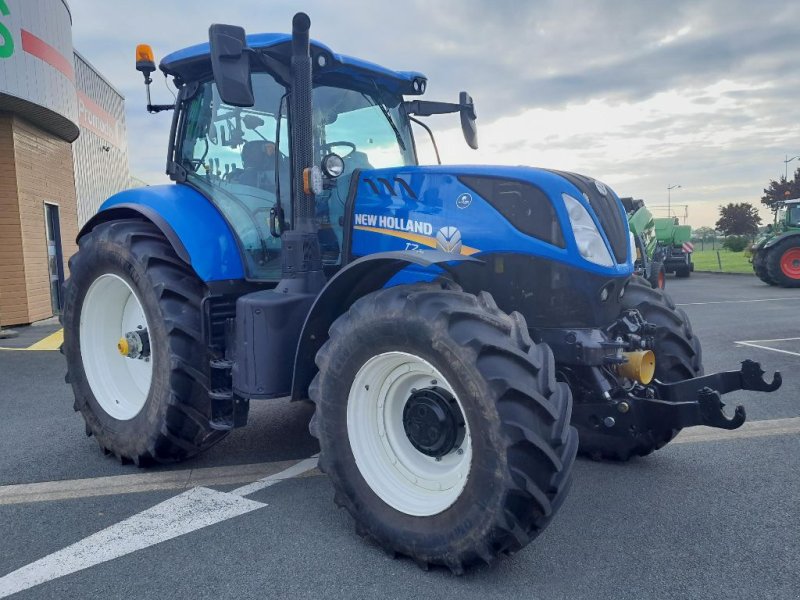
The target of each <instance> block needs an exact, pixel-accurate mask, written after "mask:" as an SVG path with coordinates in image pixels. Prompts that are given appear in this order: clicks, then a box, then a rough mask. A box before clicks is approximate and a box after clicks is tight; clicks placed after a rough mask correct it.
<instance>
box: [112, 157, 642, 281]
mask: <svg viewBox="0 0 800 600" xmlns="http://www.w3.org/2000/svg"><path fill="white" fill-rule="evenodd" d="M459 175H464V176H470V175H471V176H485V177H494V178H500V179H507V180H517V181H523V182H527V183H531V184H533V185H535V186H537V187H538V188H539V189H541V190H542V191H544V192H545V193H546V195H547V197H548V198H549V199H550V201H551V203H552V205H553V207H554V209H555V214H556V217H557V219H558V220H559V221H560V225H561V230H562V235H563V240H564V247H563V248H561V247H558V246H557V245H554V244H551V243H548V242H546V241H543V240H540V239H537V238H535V237H532V236H530V235H527V234H525V233H523V232H521V231H519V230H518V229H517V228H516V227H514V226H513V225H512V224H511V223H510V222H509V221H508V220H507V219H506V218H505V217H504V216H503V215H502V214H501V213H500V212H499V211H498V210H497V209H496V208H494V207H493V206H492V205H491V204H490V203H489V202H488V201H487V199H484V198H482V197H481V196H480V195H479V194H478V193H477V192H476V191H475V190H473V189H471V188H469V187H467V186H466V185H465V184H464V183H462V182H461V181H460V180H459V178H458V176H459ZM358 177H359V181H358V187H357V192H356V198H355V205H354V207H353V221H352V227H353V232H352V237H351V240H352V245H351V251H350V255H351V256H353V257H358V256H366V255H368V254H375V253H378V252H392V251H398V250H411V251H415V250H428V249H439V250H445V251H448V252H454V253H457V254H459V255H463V256H474V257H475V258H480V257H481V255H482V254H488V253H513V254H523V255H533V256H539V257H542V258H544V259H546V260H551V261H555V262H558V263H562V264H564V265H566V266H570V267H574V268H578V269H581V270H583V271H586V272H589V273H593V274H595V275H600V276H605V277H628V276H629V275H631V274H632V273H633V262H632V257H631V256H628V257H627V261H626V262H624V263H620V264H614V265H612V266H608V267H606V266H601V265H598V264H595V263H592V262H590V261H587V260H586V259H584V258H583V257H582V256H581V255H580V252H579V251H578V248H577V245H576V242H575V238H574V236H573V233H572V228H571V226H570V224H569V218H568V216H567V209H566V207H565V205H564V201H563V200H562V198H561V195H562V193H567V194H569V195H570V196H572V197H573V198H576V199H577V200H578V201H579V202H581V203H582V204H583V205H584V206H585V207H586V209H587V210H588V212H589V214H590V215H592V218H593V219H595V222H596V224H597V226H598V229H599V230H600V232H601V235H602V236H603V238H604V240H605V242H606V246H607V247H608V248H609V252H611V245H610V244H609V242H608V239H607V238H606V234H605V232H604V231H603V228H602V226H601V225H600V223H599V222H598V221H597V216H596V214H595V213H594V211H593V210H592V208H591V206H590V204H589V203H588V202H587V201H586V200H585V199H584V197H583V195H582V194H581V192H580V190H578V188H577V187H575V186H574V185H573V184H572V183H570V181H568V180H567V179H566V178H564V177H562V176H560V175H558V174H557V173H553V172H550V171H546V170H542V169H535V168H529V167H493V166H478V165H466V166H460V167H452V166H446V167H439V166H432V167H417V166H411V167H395V168H389V169H374V170H366V171H361V172H360V173H359V175H358ZM398 180H402V181H403V182H404V183H405V185H403V184H401V183H399V181H398ZM384 181H385V182H386V183H387V184H388V185H386V184H384V183H383V182H384ZM389 188H391V189H392V192H390V191H389ZM608 193H609V194H612V195H613V192H612V191H611V190H608ZM465 195H467V196H468V197H469V201H468V202H465V201H464V198H465ZM613 197H614V199H615V200H616V201H617V203H618V204H619V210H620V219H621V220H622V221H623V222H625V223H627V221H626V220H625V213H624V209H623V208H622V205H621V203H619V200H618V199H617V198H616V196H613ZM122 206H124V207H131V206H141V207H143V210H142V212H143V213H144V214H145V215H146V216H147V211H150V212H155V213H157V214H158V215H159V216H160V217H161V219H163V221H164V222H166V224H167V225H168V226H169V227H170V228H171V229H172V230H173V232H174V234H175V236H176V237H177V238H178V239H179V240H180V242H182V244H183V246H184V248H185V250H186V254H188V257H189V259H190V262H191V265H192V267H193V268H194V269H195V271H196V272H197V274H198V276H199V277H200V278H201V279H202V280H203V281H217V280H225V279H243V278H244V277H245V270H244V267H243V261H242V258H241V255H240V252H239V247H238V245H237V241H236V238H235V235H234V233H233V232H232V230H231V228H230V227H229V226H228V224H227V222H226V221H225V219H224V218H223V217H222V215H221V214H220V212H219V210H218V209H217V208H216V207H215V206H214V205H213V204H212V203H211V202H210V201H209V200H208V199H207V198H206V197H205V196H203V195H202V194H200V193H199V192H197V191H196V190H194V189H193V188H191V187H189V186H186V185H165V186H154V187H147V188H138V189H133V190H128V191H125V192H121V193H119V194H116V195H115V196H112V197H111V198H109V199H108V200H107V201H106V202H105V203H103V205H102V206H101V207H100V212H101V213H102V212H103V211H106V210H109V209H113V208H115V207H122ZM145 209H146V210H145ZM531 218H534V219H535V218H537V215H531ZM458 239H460V242H459V241H457V240H458ZM448 243H452V247H448ZM439 272H440V269H439V268H438V267H430V268H422V267H417V266H412V267H409V268H408V269H407V270H404V271H402V272H400V273H398V275H396V276H395V278H393V279H392V281H391V285H396V284H398V283H409V282H413V281H420V280H429V279H431V278H433V277H435V276H436V275H437V274H438V273H439Z"/></svg>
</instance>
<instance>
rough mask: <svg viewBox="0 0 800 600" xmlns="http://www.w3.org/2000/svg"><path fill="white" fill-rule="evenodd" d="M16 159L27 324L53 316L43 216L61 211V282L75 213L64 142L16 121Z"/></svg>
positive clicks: (69, 152)
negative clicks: (51, 209) (51, 207)
mask: <svg viewBox="0 0 800 600" xmlns="http://www.w3.org/2000/svg"><path fill="white" fill-rule="evenodd" d="M14 153H15V160H16V163H17V185H18V192H17V193H18V197H19V211H20V216H21V218H20V222H21V225H22V247H23V252H24V257H25V287H26V290H27V295H28V321H26V322H31V321H38V320H40V319H46V318H47V317H50V316H52V314H53V309H52V306H51V303H50V276H49V270H48V258H47V234H46V225H45V214H44V205H45V203H46V202H49V203H51V204H57V205H58V207H59V217H60V221H61V247H62V253H63V257H64V275H65V276H68V275H69V271H68V268H67V260H68V258H69V257H70V256H72V255H73V254H74V253H75V251H76V250H77V247H76V245H75V237H76V236H77V234H78V216H77V213H78V210H77V200H76V197H75V178H74V175H73V171H72V148H71V146H70V144H69V143H68V142H65V141H64V140H61V139H58V138H57V137H55V136H53V135H51V134H49V133H47V132H45V131H44V130H42V129H39V128H38V127H36V126H35V125H33V124H31V123H28V122H26V121H24V120H23V119H20V118H15V119H14Z"/></svg>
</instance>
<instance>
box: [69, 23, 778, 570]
mask: <svg viewBox="0 0 800 600" xmlns="http://www.w3.org/2000/svg"><path fill="white" fill-rule="evenodd" d="M309 27H310V20H309V18H308V17H307V16H306V15H305V14H302V13H300V14H298V15H296V16H295V18H294V21H293V32H292V34H291V35H287V34H258V35H249V36H245V32H244V30H243V29H242V28H240V27H234V26H228V25H213V26H212V27H211V28H210V31H209V43H205V44H200V45H197V46H192V47H190V48H186V49H184V50H180V51H178V52H175V53H173V54H170V55H169V56H167V57H166V58H164V60H163V61H162V62H161V64H160V69H161V71H162V72H163V73H164V74H165V75H166V76H169V77H171V78H172V80H173V81H174V83H175V86H176V87H177V89H178V90H179V92H178V96H177V100H176V102H175V104H174V105H153V104H150V103H149V102H150V97H149V87H148V109H149V110H150V111H159V110H166V109H171V110H172V109H174V117H173V120H172V127H171V131H170V137H169V150H168V156H167V173H168V174H169V176H170V178H171V179H172V180H173V181H174V184H172V185H165V186H154V187H146V188H140V189H134V190H129V191H125V192H122V193H120V194H117V195H115V196H113V197H111V198H109V199H108V200H107V201H106V202H105V203H104V204H103V205H102V207H101V208H100V211H99V212H98V213H97V214H96V215H95V216H94V217H93V218H92V219H91V220H90V221H89V222H88V223H87V224H86V225H85V227H84V228H83V229H82V231H81V232H80V236H79V240H78V242H79V251H78V252H77V254H76V255H75V256H73V257H72V259H71V261H70V277H69V280H68V281H67V282H66V284H65V298H66V308H65V312H64V315H63V319H64V326H65V342H64V353H65V355H66V359H67V366H68V381H69V382H70V383H71V385H72V389H73V391H74V394H75V408H76V410H78V411H80V412H81V413H82V415H83V417H84V419H85V421H86V431H87V433H88V434H89V435H94V436H95V437H96V439H97V441H98V442H99V445H100V447H101V448H102V449H103V450H104V451H105V452H106V453H107V454H113V455H115V456H117V457H118V458H119V459H120V460H122V461H132V462H134V463H135V464H137V465H141V466H144V465H147V464H151V463H161V462H169V461H178V460H182V459H185V458H188V457H190V456H193V455H195V454H197V453H199V452H201V451H202V450H204V449H206V448H208V447H210V446H212V445H213V444H215V443H216V442H218V441H219V440H221V439H222V438H223V437H224V436H225V435H226V433H228V432H229V431H230V430H231V429H232V428H235V427H241V426H243V425H245V423H246V421H247V416H248V407H249V403H250V402H251V401H257V400H259V401H260V400H269V399H274V398H283V397H287V396H290V397H291V398H293V399H296V400H304V399H309V398H310V400H311V401H312V402H313V403H314V404H315V413H314V416H313V418H312V420H311V423H310V431H311V433H312V434H313V435H314V436H316V437H317V438H318V439H319V444H320V448H321V453H320V457H319V466H320V468H321V469H322V470H323V471H324V472H325V473H327V475H328V476H329V477H330V479H331V481H332V484H333V487H334V490H335V500H336V503H337V504H339V505H340V506H343V507H344V508H346V509H347V510H348V511H349V512H350V514H351V515H352V516H353V518H354V519H355V521H356V524H357V531H358V532H359V533H361V534H362V535H364V536H366V537H368V538H371V539H373V540H375V541H377V543H379V544H380V545H382V546H383V547H385V548H386V549H387V550H388V551H390V552H391V553H393V554H400V555H407V556H410V557H412V558H413V559H415V560H416V561H417V562H419V563H420V564H422V565H424V566H427V565H430V564H437V565H444V566H446V567H449V568H450V569H452V570H453V571H454V572H462V571H463V570H464V569H465V568H467V567H469V566H471V565H474V564H476V563H490V562H492V561H493V560H494V559H495V558H496V557H497V556H498V555H500V554H501V553H506V554H508V553H513V552H515V551H517V550H519V549H520V548H522V547H524V546H525V545H526V544H527V543H528V542H530V541H531V540H532V539H533V538H534V537H535V536H536V535H538V534H539V533H540V532H541V531H542V530H543V529H544V527H545V526H546V525H547V524H548V523H549V522H550V520H551V518H552V517H553V516H554V514H555V513H556V512H557V511H558V508H559V506H560V505H561V503H562V502H563V500H564V497H565V495H566V493H567V490H568V489H569V485H570V473H571V469H572V466H573V462H574V459H575V456H576V453H577V452H582V453H584V454H586V455H589V456H591V457H594V458H607V459H616V460H626V459H628V458H631V457H634V456H643V455H646V454H649V453H650V452H653V451H654V450H656V449H658V448H660V447H662V446H663V445H664V444H666V443H668V442H669V441H670V440H671V439H672V438H674V437H675V435H676V434H677V433H678V431H680V430H681V429H682V428H684V427H688V426H692V425H701V424H702V425H710V426H713V427H721V428H725V429H733V428H735V427H738V426H739V425H741V424H742V422H743V421H744V419H745V415H744V410H743V409H742V408H741V407H739V408H737V409H736V413H735V415H734V416H733V417H728V416H726V415H725V414H724V413H723V410H722V407H723V406H724V405H723V403H722V401H721V400H720V394H723V393H726V392H730V391H733V390H739V389H750V390H763V391H770V390H773V389H776V388H777V387H778V385H780V378H779V376H777V375H776V379H775V380H774V381H773V382H772V383H767V382H765V381H764V379H763V378H762V375H763V372H762V371H761V369H760V367H759V365H758V364H757V363H754V362H750V361H745V362H744V363H743V365H742V368H741V369H740V370H738V371H729V372H724V373H718V374H715V375H706V376H703V367H702V362H701V351H700V342H699V340H698V339H697V337H696V336H695V335H694V334H693V333H692V329H691V327H690V325H689V320H688V318H687V316H686V314H685V313H684V312H683V311H682V310H680V309H679V308H676V307H675V305H674V304H673V302H672V301H671V300H670V298H669V297H668V296H667V295H666V294H664V293H663V292H662V291H661V290H658V289H653V288H651V287H650V285H649V284H648V283H647V282H646V281H645V280H643V279H640V278H638V277H635V276H633V260H634V256H635V251H634V249H633V241H632V237H631V235H630V232H629V230H628V225H627V221H626V216H625V211H624V209H623V206H622V204H621V203H620V201H619V199H618V198H617V196H616V195H615V194H614V192H613V191H612V190H611V189H610V188H609V187H607V186H605V185H603V184H602V183H601V182H600V181H597V180H594V179H591V178H588V177H584V176H581V175H576V174H574V173H566V172H557V171H552V170H545V169H535V168H528V167H488V166H461V167H454V166H441V165H436V166H421V165H419V164H418V161H417V152H416V146H415V141H414V138H413V136H412V131H411V122H412V121H415V120H418V118H419V117H424V116H427V115H433V114H442V113H458V114H459V115H460V119H461V124H462V128H463V130H464V134H465V137H466V141H467V143H468V144H469V145H470V146H472V147H473V148H475V147H477V134H476V128H475V119H476V115H475V107H474V104H473V102H472V99H471V98H470V96H469V95H468V94H466V93H461V96H460V99H459V101H458V102H457V103H444V102H430V101H425V100H421V99H418V97H419V96H420V95H422V94H423V93H424V92H425V87H426V79H425V77H424V76H423V75H422V74H420V73H416V72H409V71H393V70H391V69H387V68H384V67H381V66H378V65H376V64H372V63H369V62H366V61H363V60H360V59H357V58H352V57H350V56H344V55H340V54H337V53H335V52H334V51H333V50H331V49H330V48H329V47H327V46H325V45H323V44H321V43H317V42H311V41H310V40H309ZM137 68H138V69H139V70H140V71H142V72H143V74H144V77H145V82H146V83H147V84H149V83H150V80H151V78H150V75H151V74H152V73H153V72H154V71H155V62H154V60H153V58H152V51H150V50H149V48H148V47H146V46H141V47H139V48H138V49H137Z"/></svg>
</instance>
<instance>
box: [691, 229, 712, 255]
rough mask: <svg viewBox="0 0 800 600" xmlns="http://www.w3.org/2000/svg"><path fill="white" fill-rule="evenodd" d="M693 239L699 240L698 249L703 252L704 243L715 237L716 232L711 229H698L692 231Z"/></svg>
mask: <svg viewBox="0 0 800 600" xmlns="http://www.w3.org/2000/svg"><path fill="white" fill-rule="evenodd" d="M694 237H695V239H697V240H700V249H701V250H705V248H706V242H707V241H708V240H713V239H714V238H715V237H717V232H716V231H714V230H713V229H711V227H698V228H697V229H695V230H694Z"/></svg>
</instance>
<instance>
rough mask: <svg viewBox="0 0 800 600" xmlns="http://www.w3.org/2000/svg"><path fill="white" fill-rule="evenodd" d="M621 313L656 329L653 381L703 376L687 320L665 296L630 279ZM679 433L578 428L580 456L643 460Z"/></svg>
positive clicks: (699, 352) (637, 279)
mask: <svg viewBox="0 0 800 600" xmlns="http://www.w3.org/2000/svg"><path fill="white" fill-rule="evenodd" d="M622 305H623V309H625V310H627V309H631V308H635V309H637V310H638V311H639V313H640V314H641V315H642V317H643V318H644V320H645V321H647V322H648V323H652V324H654V325H656V326H657V329H656V333H655V348H654V349H653V351H654V352H655V355H656V372H655V378H656V379H658V380H660V381H663V382H664V383H673V382H676V381H683V380H684V379H691V378H693V377H698V376H700V375H702V374H703V362H702V350H701V348H700V340H699V339H698V338H697V337H696V336H695V335H694V333H693V332H692V326H691V324H690V323H689V317H688V316H687V315H686V313H685V312H683V310H681V309H680V308H677V307H676V306H675V304H674V303H673V302H672V298H670V297H669V296H668V295H667V294H666V293H665V292H663V291H661V290H657V289H653V288H651V287H650V286H649V285H648V284H647V282H645V281H644V280H643V279H642V278H640V277H633V278H632V279H631V282H630V283H629V284H628V287H627V289H626V291H625V296H624V297H623V300H622ZM679 431H680V430H679V429H655V430H649V431H644V432H639V434H638V435H636V436H635V437H633V436H632V437H628V438H625V437H620V436H614V435H607V434H603V433H601V432H599V431H598V430H595V429H589V428H579V432H580V440H581V445H580V452H581V454H583V455H585V456H589V457H591V458H594V459H601V458H605V459H610V460H620V461H625V460H628V459H630V458H632V457H634V456H646V455H648V454H650V453H652V452H654V451H655V450H658V449H659V448H662V447H664V446H665V445H666V444H668V443H669V442H670V441H671V440H672V439H673V438H674V437H675V436H676V435H678V432H679Z"/></svg>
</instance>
